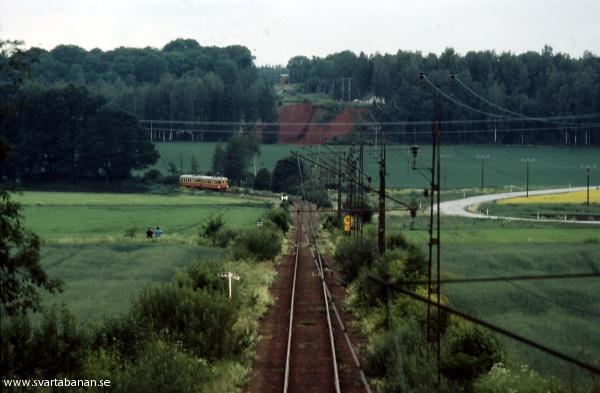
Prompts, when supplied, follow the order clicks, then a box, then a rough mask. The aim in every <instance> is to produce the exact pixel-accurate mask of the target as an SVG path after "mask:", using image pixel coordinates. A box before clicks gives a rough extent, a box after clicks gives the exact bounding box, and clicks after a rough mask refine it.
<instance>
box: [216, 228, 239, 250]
mask: <svg viewBox="0 0 600 393" xmlns="http://www.w3.org/2000/svg"><path fill="white" fill-rule="evenodd" d="M237 236H238V231H237V230H236V229H232V228H225V227H223V228H220V229H219V230H218V231H217V233H215V234H214V236H213V237H212V239H211V240H212V244H213V245H214V246H217V247H227V246H228V245H229V243H231V242H233V241H234V240H235V239H236V238H237Z"/></svg>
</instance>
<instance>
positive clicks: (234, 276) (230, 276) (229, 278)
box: [219, 272, 240, 299]
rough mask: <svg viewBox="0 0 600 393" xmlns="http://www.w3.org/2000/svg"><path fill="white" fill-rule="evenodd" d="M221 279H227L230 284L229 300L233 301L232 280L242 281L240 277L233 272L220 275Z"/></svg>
mask: <svg viewBox="0 0 600 393" xmlns="http://www.w3.org/2000/svg"><path fill="white" fill-rule="evenodd" d="M219 277H221V278H227V281H228V284H229V298H230V299H231V280H232V279H234V280H237V281H239V280H240V276H238V275H237V274H235V273H232V272H226V273H219Z"/></svg>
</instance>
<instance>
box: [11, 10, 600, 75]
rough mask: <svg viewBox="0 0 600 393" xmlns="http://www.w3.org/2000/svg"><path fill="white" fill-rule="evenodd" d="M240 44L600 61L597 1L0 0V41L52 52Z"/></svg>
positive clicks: (262, 54) (289, 49)
mask: <svg viewBox="0 0 600 393" xmlns="http://www.w3.org/2000/svg"><path fill="white" fill-rule="evenodd" d="M178 37H182V38H193V39H196V40H197V41H198V42H199V43H200V44H201V45H217V46H226V45H231V44H241V45H245V46H247V47H248V48H249V49H250V50H251V51H252V52H253V54H254V56H255V57H256V62H257V64H259V65H263V64H285V63H287V61H288V60H289V58H290V57H292V56H294V55H306V56H313V55H315V56H323V55H327V54H329V53H333V52H338V51H341V50H345V49H350V50H352V51H354V52H356V53H359V52H360V51H364V52H366V53H369V54H371V53H375V52H380V53H395V52H396V51H397V50H399V49H403V50H419V51H422V52H424V53H428V52H434V53H438V54H439V53H441V52H442V51H443V50H444V48H446V47H453V48H455V49H456V51H457V52H459V53H462V54H464V53H466V52H467V51H469V50H485V49H493V50H496V51H497V52H502V51H511V52H515V53H521V52H524V51H528V50H535V51H540V50H541V49H542V47H543V46H544V45H545V44H548V45H550V46H552V47H553V48H554V50H555V51H558V52H565V53H568V54H570V55H571V56H575V57H580V56H581V55H582V54H583V52H584V51H585V50H589V51H591V52H593V53H594V54H596V55H600V0H495V1H488V0H455V1H450V0H411V1H408V0H395V1H393V0H389V1H385V0H370V1H357V0H331V1H328V0H321V1H312V0H304V1H287V0H274V1H272V0H102V1H93V0H0V38H1V39H20V40H24V41H25V43H26V46H28V47H29V46H38V47H42V48H45V49H51V48H53V47H54V46H56V45H58V44H75V45H79V46H81V47H83V48H86V49H92V48H95V47H98V48H101V49H103V50H106V49H112V48H115V47H119V46H128V47H146V46H152V47H157V48H161V47H162V46H163V45H164V44H166V43H167V42H169V41H170V40H172V39H175V38H178Z"/></svg>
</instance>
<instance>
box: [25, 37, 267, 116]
mask: <svg viewBox="0 0 600 393" xmlns="http://www.w3.org/2000/svg"><path fill="white" fill-rule="evenodd" d="M24 55H25V56H30V57H33V58H36V59H37V61H36V63H35V64H33V65H32V67H31V76H32V79H31V81H30V83H29V85H31V86H35V87H38V86H51V87H55V86H62V85H65V84H75V85H78V86H79V85H85V86H87V87H88V88H89V89H90V90H91V91H93V92H94V93H96V94H99V95H101V96H103V97H105V99H106V105H107V107H108V108H111V109H119V110H123V111H124V112H127V113H129V114H131V115H134V116H135V117H137V118H138V119H158V120H185V121H240V120H245V121H257V120H259V119H260V120H261V121H273V120H274V119H275V118H276V113H275V96H274V94H273V92H272V89H271V86H270V85H269V84H268V83H267V82H265V81H264V80H263V79H261V78H259V73H258V70H257V67H256V66H255V65H254V62H253V60H254V58H253V56H252V54H251V52H250V50H249V49H248V48H246V47H244V46H240V45H232V46H228V47H223V48H220V47H212V46H211V47H208V46H206V47H204V46H201V45H200V44H199V43H198V42H197V41H195V40H193V39H181V38H179V39H176V40H173V41H171V42H169V43H167V44H166V45H165V46H164V47H163V48H160V49H158V48H150V47H146V48H124V47H120V48H116V49H113V50H108V51H102V50H100V49H92V50H90V51H87V50H85V49H83V48H80V47H78V46H75V45H58V46H57V47H55V48H54V49H52V50H50V51H46V50H44V49H40V48H31V49H28V50H27V51H24Z"/></svg>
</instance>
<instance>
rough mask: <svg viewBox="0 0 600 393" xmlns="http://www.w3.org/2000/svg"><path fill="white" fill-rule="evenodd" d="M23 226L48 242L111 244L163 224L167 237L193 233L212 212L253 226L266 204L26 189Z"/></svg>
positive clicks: (199, 197)
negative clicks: (127, 234)
mask: <svg viewBox="0 0 600 393" xmlns="http://www.w3.org/2000/svg"><path fill="white" fill-rule="evenodd" d="M15 199H16V201H18V202H19V203H21V205H22V206H23V213H24V216H25V225H26V226H27V227H28V228H30V229H31V230H33V231H34V232H35V233H37V234H38V235H39V236H40V237H41V238H42V239H43V240H44V241H46V242H57V241H61V242H63V243H64V242H66V243H70V242H82V241H87V242H98V241H104V242H107V241H108V242H110V241H117V240H119V238H122V237H124V235H125V232H126V231H128V230H133V234H134V235H135V237H137V238H140V237H144V236H145V231H146V228H148V227H153V228H154V227H156V226H160V227H161V229H162V230H163V233H164V235H163V239H161V240H165V239H169V238H170V239H182V238H186V237H190V236H192V237H195V236H196V235H197V234H198V232H199V230H200V227H201V225H202V223H203V222H204V221H205V220H206V219H208V218H209V217H210V216H212V215H215V214H222V215H223V219H224V220H225V221H226V222H227V223H228V225H230V226H232V227H244V226H251V225H253V223H254V222H255V221H256V220H257V219H258V217H259V216H260V215H261V214H262V213H263V211H264V209H265V208H266V207H267V206H268V202H265V201H261V200H256V199H251V198H240V197H237V196H226V195H225V196H221V195H211V194H203V193H199V194H198V195H193V194H186V193H183V194H175V195H148V194H111V193H106V194H104V193H61V192H25V193H23V194H22V195H20V196H17V197H16V198H15Z"/></svg>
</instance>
